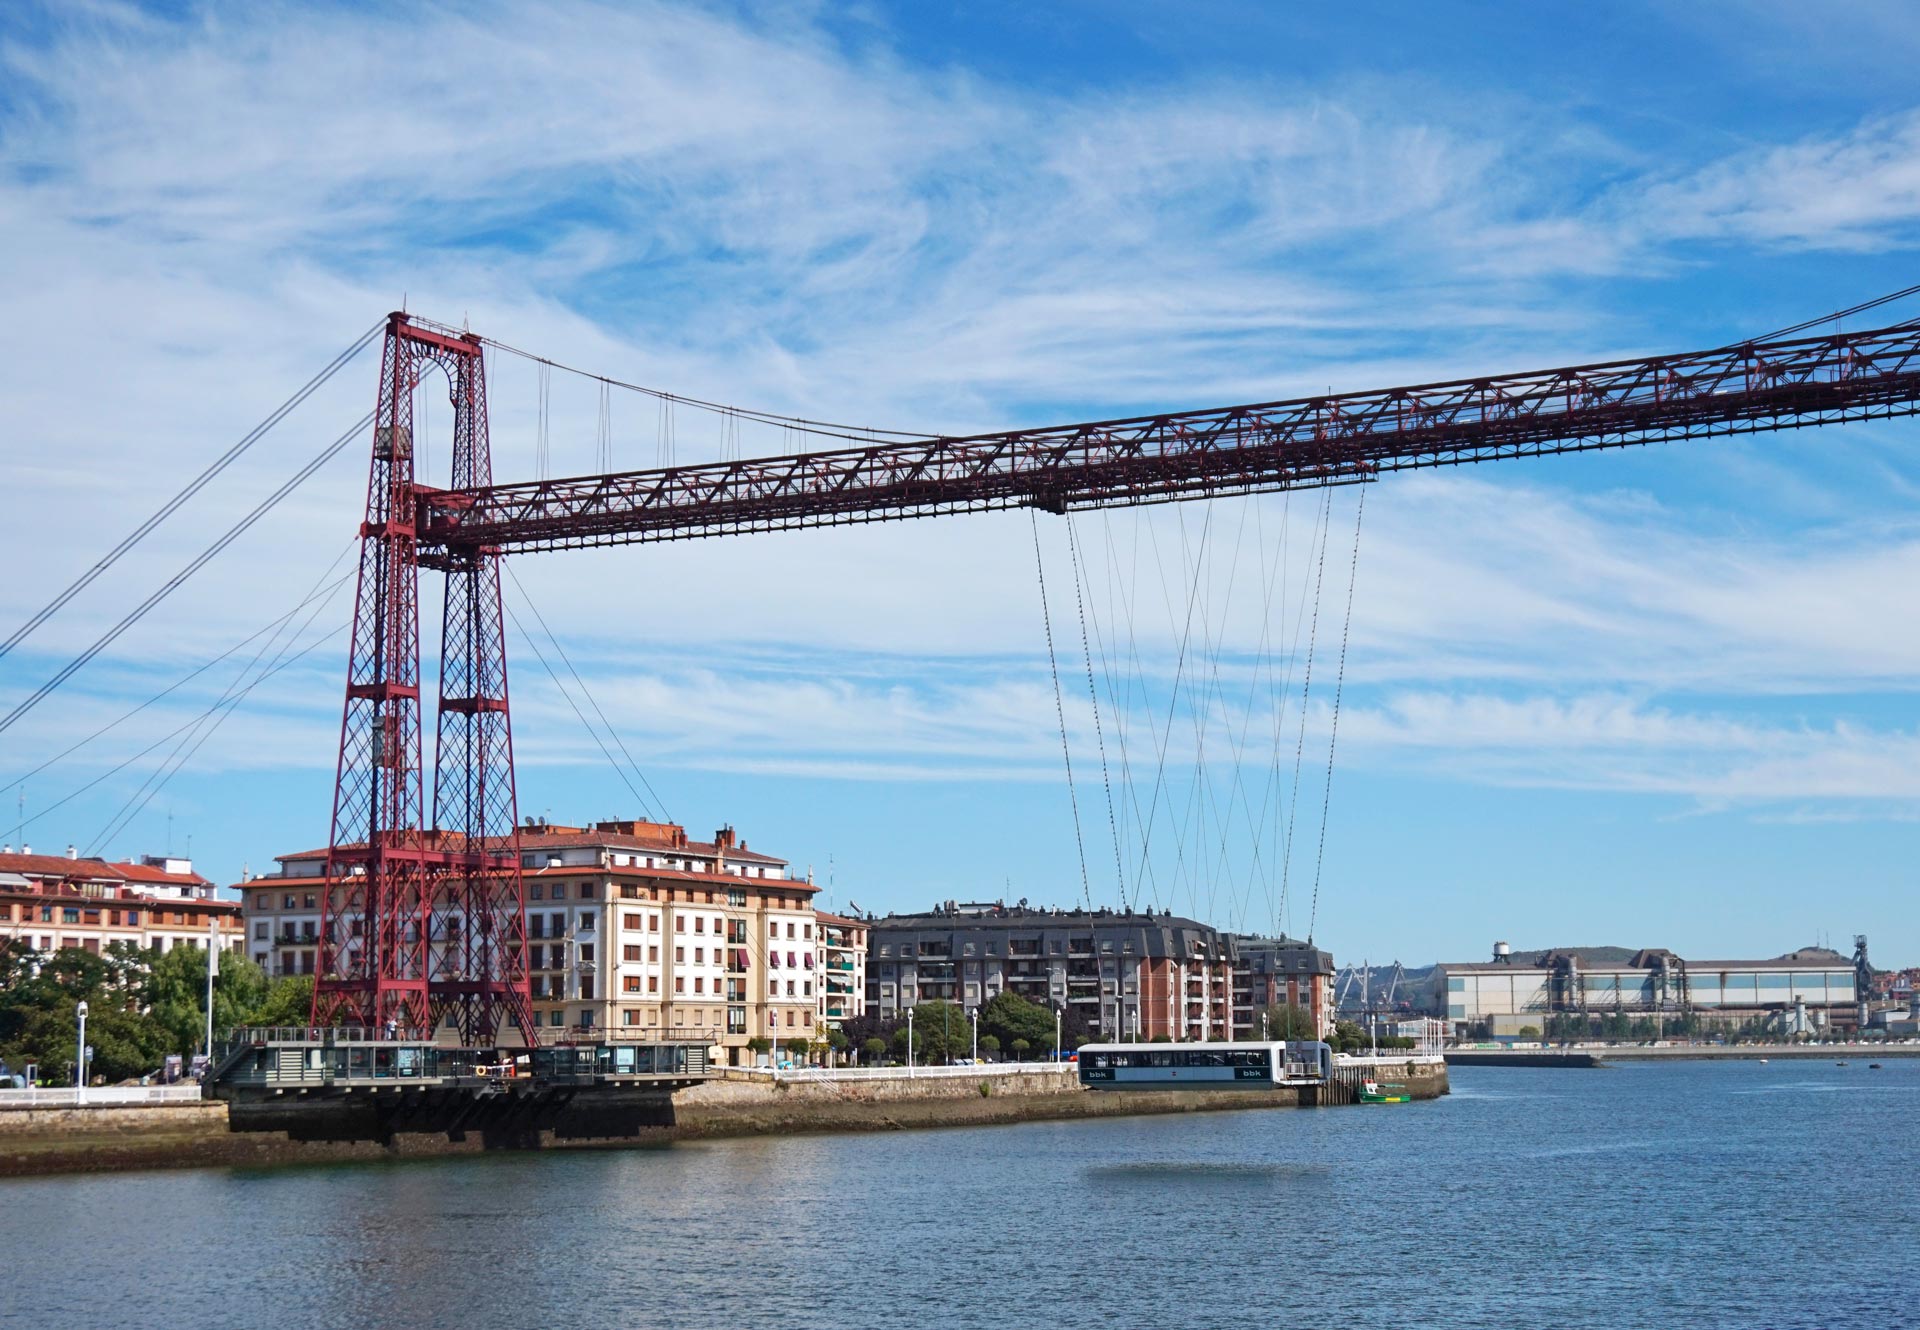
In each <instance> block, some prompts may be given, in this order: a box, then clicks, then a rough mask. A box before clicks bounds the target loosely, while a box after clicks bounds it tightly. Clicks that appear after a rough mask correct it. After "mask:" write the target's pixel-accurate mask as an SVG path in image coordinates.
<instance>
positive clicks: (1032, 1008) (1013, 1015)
mask: <svg viewBox="0 0 1920 1330" xmlns="http://www.w3.org/2000/svg"><path fill="white" fill-rule="evenodd" d="M919 1019H920V1017H919V1015H918V1013H916V1014H915V1016H914V1020H915V1021H916V1022H917V1021H918V1020H919ZM1053 1028H1054V1026H1053V1012H1052V1011H1051V1010H1049V1009H1048V1008H1046V1007H1043V1006H1041V1005H1040V1004H1039V1003H1037V1002H1029V1001H1027V999H1025V998H1023V997H1021V996H1020V995H1019V994H1018V993H996V994H995V995H994V996H993V997H991V998H989V999H988V1000H987V1003H986V1005H985V1006H983V1007H981V1008H980V1034H981V1036H982V1037H983V1038H984V1037H985V1036H986V1035H992V1036H993V1037H994V1038H995V1039H998V1040H999V1041H1000V1043H1001V1044H1002V1046H1009V1047H1010V1046H1011V1045H1012V1044H1013V1041H1014V1040H1016V1039H1024V1040H1026V1041H1027V1045H1028V1046H1029V1047H1030V1048H1052V1047H1053Z"/></svg>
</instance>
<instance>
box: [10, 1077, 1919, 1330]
mask: <svg viewBox="0 0 1920 1330" xmlns="http://www.w3.org/2000/svg"><path fill="white" fill-rule="evenodd" d="M1455 1083H1456V1086H1457V1087H1458V1089H1459V1093H1458V1094H1456V1095H1455V1096H1454V1097H1452V1098H1451V1099H1449V1100H1446V1101H1442V1102H1439V1103H1433V1104H1409V1105H1391V1106H1380V1107H1356V1108H1339V1109H1318V1110H1267V1111H1258V1112H1244V1113H1207V1114H1180V1115H1173V1116H1167V1117H1154V1118H1133V1119H1121V1118H1114V1119H1102V1120H1096V1121H1088V1122H1078V1123H1034V1124H1030V1125H1026V1126H1019V1127H992V1128H978V1129H964V1130H954V1131H938V1132H890V1133H883V1134H875V1135H864V1136H862V1135H849V1136H818V1137H799V1138H789V1139H778V1138H757V1139H752V1140H742V1141H715V1142H702V1143H698V1144H691V1145H686V1146H679V1147H675V1148H672V1149H665V1150H660V1149H654V1150H631V1151H614V1150H606V1151H575V1152H564V1153H553V1154H546V1155H496V1156H487V1157H482V1158H465V1159H445V1160H422V1161H412V1162H397V1163H391V1164H378V1163H376V1164H357V1165H345V1166H336V1167H314V1168H298V1169H287V1170H279V1171H271V1170H265V1171H263V1170H204V1171H193V1172H179V1173H147V1174H136V1175H127V1176H121V1177H88V1178H63V1179H36V1180H30V1181H22V1182H15V1183H0V1250H4V1251H5V1252H6V1253H7V1256H8V1259H9V1265H10V1267H11V1268H12V1269H13V1270H14V1271H16V1272H38V1273H37V1274H36V1275H35V1277H34V1278H31V1279H28V1280H26V1281H24V1282H20V1281H18V1280H16V1281H15V1282H13V1283H12V1285H11V1287H10V1290H9V1295H8V1297H7V1298H6V1299H4V1300H0V1321H18V1322H19V1323H22V1324H32V1325H34V1326H36V1327H48V1328H50V1330H59V1328H60V1327H68V1326H72V1327H93V1326H103V1325H117V1324H126V1323H131V1322H136V1321H137V1322H139V1323H142V1324H151V1325H154V1326H175V1325H195V1326H235V1327H240V1326H244V1327H247V1328H248V1330H293V1328H294V1327H301V1328H304V1327H309V1326H333V1325H341V1326H349V1325H350V1326H380V1327H386V1326H394V1327H407V1328H408V1330H440V1328H441V1327H447V1328H448V1330H453V1328H454V1327H468V1326H478V1325H489V1326H491V1325H499V1326H521V1325H548V1324H563V1325H593V1326H598V1325H607V1326H615V1325H617V1326H673V1327H694V1328H698V1327H726V1328H727V1330H734V1328H735V1327H741V1326H756V1325H761V1324H769V1323H771V1324H779V1325H781V1326H787V1327H796V1328H804V1327H811V1326H828V1325H833V1326H848V1327H878V1328H881V1330H889V1328H892V1327H902V1328H904V1327H913V1328H914V1330H918V1328H919V1327H922V1326H927V1325H938V1326H940V1327H943V1330H944V1328H945V1327H961V1328H964V1327H987V1326H1030V1325H1072V1326H1108V1325H1111V1326H1122V1327H1126V1326H1151V1327H1155V1328H1156V1330H1160V1328H1162V1327H1184V1326H1205V1327H1240V1326H1246V1327H1254V1326H1258V1327H1263V1330H1264V1328H1266V1327H1271V1326H1273V1325H1275V1324H1276V1323H1282V1322H1285V1321H1288V1320H1297V1319H1300V1317H1299V1315H1297V1314H1294V1313H1291V1312H1288V1311H1286V1309H1285V1307H1284V1306H1283V1303H1285V1302H1287V1301H1289V1300H1290V1301H1291V1302H1292V1303H1293V1304H1294V1305H1296V1306H1312V1307H1314V1308H1316V1309H1317V1310H1316V1311H1315V1312H1314V1313H1313V1315H1315V1316H1316V1317H1319V1318H1320V1319H1326V1315H1333V1316H1336V1317H1338V1318H1339V1319H1342V1320H1346V1321H1349V1322H1351V1321H1355V1320H1363V1321H1365V1322H1367V1323H1374V1324H1385V1325H1394V1326H1456V1325H1468V1326H1479V1325H1499V1326H1502V1327H1508V1326H1511V1327H1531V1326H1547V1325H1552V1326H1556V1327H1563V1326H1564V1327H1587V1326H1592V1327H1639V1326H1643V1325H1648V1324H1655V1323H1658V1324H1667V1323H1674V1324H1684V1325H1686V1326H1687V1327H1688V1330H1697V1328H1699V1327H1729V1328H1732V1327H1755V1326H1769V1327H1788V1326H1792V1327H1800V1326H1808V1327H1811V1326H1823V1327H1824V1326H1843V1325H1858V1324H1871V1325H1897V1324H1904V1323H1907V1321H1908V1320H1910V1319H1911V1309H1912V1307H1913V1306H1914V1304H1915V1299H1916V1296H1920V1243H1916V1242H1914V1240H1913V1237H1912V1231H1911V1228H1910V1225H1911V1223H1912V1220H1913V1216H1915V1215H1916V1214H1920V1167H1916V1165H1920V1143H1917V1142H1916V1136H1915V1133H1914V1132H1913V1131H1912V1129H1911V1125H1910V1124H1911V1122H1912V1121H1913V1115H1914V1112H1915V1110H1916V1109H1917V1108H1920V1064H1916V1063H1913V1062H1901V1063H1898V1064H1896V1063H1893V1062H1892V1061H1891V1060H1890V1061H1889V1065H1888V1066H1887V1068H1886V1069H1885V1070H1883V1071H1870V1070H1868V1069H1867V1068H1865V1067H1864V1066H1862V1067H1859V1068H1857V1069H1843V1068H1822V1069H1821V1071H1820V1073H1819V1074H1818V1076H1817V1077H1810V1076H1809V1075H1808V1074H1807V1070H1806V1069H1804V1068H1803V1069H1801V1070H1800V1071H1798V1072H1797V1073H1796V1072H1794V1071H1793V1070H1792V1069H1790V1068H1783V1067H1779V1066H1758V1065H1756V1064H1751V1063H1736V1064H1723V1063H1672V1064H1656V1065H1644V1064H1636V1065H1631V1066H1623V1067H1622V1068H1620V1069H1618V1070H1614V1071H1607V1072H1593V1071H1584V1070H1565V1069H1548V1070H1532V1069H1516V1068H1463V1069H1459V1070H1457V1071H1456V1072H1455ZM1862 1197H1865V1198H1870V1203H1868V1204H1861V1203H1860V1198H1862ZM63 1271H77V1272H79V1273H80V1276H81V1277H78V1278H65V1277H58V1278H56V1277H54V1272H63ZM1276 1280H1279V1281H1282V1283H1283V1284H1284V1287H1285V1289H1287V1290H1290V1291H1291V1292H1290V1293H1289V1294H1288V1297H1287V1298H1286V1299H1281V1298H1279V1297H1278V1295H1275V1294H1272V1292H1271V1290H1272V1289H1273V1288H1275V1287H1276V1286H1277V1285H1276V1283H1275V1281H1276ZM1328 1309H1331V1311H1328ZM1362 1309H1364V1315H1363V1314H1361V1313H1362ZM1322 1313H1325V1314H1326V1315H1323V1314H1322Z"/></svg>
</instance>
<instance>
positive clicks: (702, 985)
mask: <svg viewBox="0 0 1920 1330" xmlns="http://www.w3.org/2000/svg"><path fill="white" fill-rule="evenodd" d="M693 991H694V992H696V993H704V992H706V991H707V981H706V980H705V979H702V978H701V977H700V976H699V975H697V974H696V975H695V976H694V977H693Z"/></svg>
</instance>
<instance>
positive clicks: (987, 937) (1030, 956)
mask: <svg viewBox="0 0 1920 1330" xmlns="http://www.w3.org/2000/svg"><path fill="white" fill-rule="evenodd" d="M867 926H868V928H869V930H870V933H869V941H868V955H867V983H866V988H867V1007H868V1009H869V1010H870V1011H872V1012H874V1013H875V1014H877V1015H880V1016H885V1017H889V1018H893V1017H898V1016H900V1015H902V1014H903V1013H904V1012H905V1011H906V1010H907V1009H908V1008H909V1007H912V1006H913V1005H914V1004H915V1003H919V1002H926V1001H932V1000H940V1001H947V1002H955V1003H958V1004H960V1005H961V1006H963V1007H965V1008H968V1009H969V1010H971V1009H973V1008H976V1007H978V1006H981V1005H982V1004H984V1003H986V1002H989V1001H991V1000H992V999H993V998H994V997H995V996H997V995H998V994H1000V993H1003V992H1008V993H1017V994H1018V995H1020V996H1021V997H1023V998H1026V999H1027V1000H1028V1001H1031V1002H1034V1003H1037V1004H1039V1005H1040V1006H1043V1007H1048V1008H1052V1009H1054V1010H1056V1011H1059V1012H1061V1013H1062V1014H1063V1015H1064V1016H1066V1017H1067V1018H1068V1019H1069V1022H1070V1024H1071V1025H1072V1026H1074V1027H1076V1028H1078V1027H1082V1026H1084V1028H1086V1029H1087V1030H1088V1031H1090V1032H1091V1033H1092V1034H1093V1036H1094V1037H1096V1038H1099V1039H1108V1040H1120V1039H1141V1040H1145V1039H1154V1038H1157V1037H1162V1036H1164V1037H1167V1038H1171V1039H1176V1040H1201V1039H1233V1038H1251V1037H1253V1034H1254V1027H1255V1018H1256V1015H1257V1013H1258V1012H1260V1011H1262V1010H1264V1009H1265V1008H1266V1007H1267V1006H1271V1005H1275V1004H1276V1003H1277V1002H1285V1001H1295V1002H1298V1003H1299V1005H1301V1006H1303V1007H1306V1008H1307V1009H1309V1010H1310V1011H1312V1012H1313V1013H1314V1017H1315V1019H1316V1021H1319V1022H1322V1023H1323V1024H1322V1028H1323V1029H1324V1028H1325V1025H1324V1022H1325V1021H1327V1020H1328V1018H1329V1016H1328V1013H1329V1012H1330V1009H1331V1002H1330V998H1331V981H1332V975H1333V961H1332V957H1330V956H1328V955H1327V954H1326V953H1325V952H1321V951H1317V950H1315V949H1314V948H1311V947H1308V946H1305V945H1304V944H1301V943H1296V942H1293V941H1291V940H1287V939H1279V940H1272V939H1258V938H1236V937H1235V936H1234V935H1232V934H1227V933H1223V932H1220V931H1219V930H1217V929H1215V928H1213V927H1211V926H1209V925H1207V924H1203V923H1199V922H1197V921H1195V920H1192V919H1182V918H1178V917H1176V916H1174V915H1171V914H1154V913H1151V912H1148V913H1137V912H1121V911H1113V910H1105V909H1102V910H1042V909H1032V908H1028V907H1026V906H1025V905H1024V904H1023V905H1019V906H1011V907H1010V906H1006V905H1003V904H1000V903H997V902H996V903H993V904H959V903H955V902H948V903H947V904H946V905H943V906H942V907H940V908H939V909H936V910H933V911H930V912H928V913H926V914H913V915H888V916H886V917H885V918H876V919H870V920H868V921H867Z"/></svg>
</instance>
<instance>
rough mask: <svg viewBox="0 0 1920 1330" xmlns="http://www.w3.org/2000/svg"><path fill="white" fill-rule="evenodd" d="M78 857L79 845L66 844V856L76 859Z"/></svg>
mask: <svg viewBox="0 0 1920 1330" xmlns="http://www.w3.org/2000/svg"><path fill="white" fill-rule="evenodd" d="M79 857H80V847H79V846H77V845H68V846H67V858H69V859H78V858H79Z"/></svg>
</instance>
